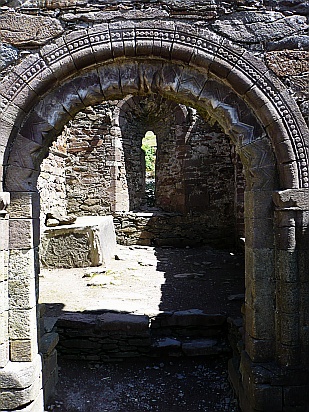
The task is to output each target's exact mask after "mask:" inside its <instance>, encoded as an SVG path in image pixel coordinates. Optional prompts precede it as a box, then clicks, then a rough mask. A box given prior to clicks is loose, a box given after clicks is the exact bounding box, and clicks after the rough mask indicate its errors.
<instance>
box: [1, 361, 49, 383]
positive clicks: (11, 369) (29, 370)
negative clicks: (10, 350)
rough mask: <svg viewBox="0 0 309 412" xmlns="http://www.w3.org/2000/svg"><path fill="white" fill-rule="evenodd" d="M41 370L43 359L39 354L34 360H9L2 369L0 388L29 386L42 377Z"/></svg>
mask: <svg viewBox="0 0 309 412" xmlns="http://www.w3.org/2000/svg"><path fill="white" fill-rule="evenodd" d="M41 370H42V361H41V356H40V355H38V354H37V355H36V356H35V357H34V359H33V361H32V362H8V363H7V364H6V366H5V367H4V368H3V369H0V388H2V389H23V388H28V387H30V386H31V384H32V383H33V382H34V381H35V380H37V379H39V378H40V375H41Z"/></svg>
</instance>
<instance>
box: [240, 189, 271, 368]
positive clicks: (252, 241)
mask: <svg viewBox="0 0 309 412" xmlns="http://www.w3.org/2000/svg"><path fill="white" fill-rule="evenodd" d="M245 242H246V277H245V282H246V296H245V346H246V351H247V353H248V355H249V357H250V358H251V360H252V361H253V362H267V361H269V360H270V359H273V356H274V351H275V345H274V342H275V307H274V296H275V264H274V258H275V250H274V235H273V202H272V192H271V191H262V190H258V191H250V192H245Z"/></svg>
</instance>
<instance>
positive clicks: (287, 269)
mask: <svg viewBox="0 0 309 412" xmlns="http://www.w3.org/2000/svg"><path fill="white" fill-rule="evenodd" d="M269 195H270V192H268V193H267V192H259V193H254V192H253V193H252V192H250V193H247V194H246V197H245V199H246V206H247V209H249V215H250V208H251V206H250V204H251V205H253V204H252V202H254V208H252V210H254V213H253V214H252V216H254V219H253V222H251V223H250V222H248V221H247V219H248V217H247V213H248V211H247V213H246V234H247V236H246V249H247V251H246V253H247V255H246V305H245V311H244V313H245V350H244V351H243V352H242V354H241V361H240V374H239V375H238V376H236V378H235V375H236V374H234V376H232V373H233V372H234V371H233V370H232V371H231V369H230V376H231V380H232V381H233V384H234V387H235V388H236V391H237V392H238V396H239V399H240V406H241V409H242V410H243V411H245V412H258V411H264V412H268V411H269V412H277V411H278V412H279V411H286V412H288V411H296V410H298V411H306V410H308V405H309V362H308V358H309V356H308V348H309V333H308V324H309V323H308V320H309V315H308V314H309V299H308V297H309V288H308V284H309V279H308V273H309V270H308V269H309V241H308V240H309V234H308V231H309V213H308V212H309V190H308V189H291V190H284V191H280V192H275V193H273V194H272V197H273V201H274V203H275V207H276V208H275V210H274V220H273V222H274V227H273V233H274V234H275V238H274V245H275V249H272V248H271V247H270V244H268V242H270V241H271V237H270V236H268V234H269V233H270V230H271V227H268V225H267V224H266V227H264V224H265V222H264V223H263V220H264V219H263V218H261V219H259V216H258V213H259V210H260V211H262V207H260V206H262V204H263V203H264V205H265V207H266V209H265V213H264V214H265V217H266V219H267V217H268V215H269V214H268V210H269V209H268V207H270V210H271V209H272V207H271V204H270V202H269ZM259 202H260V203H259ZM255 218H256V219H255ZM249 224H251V228H250V226H248V225H249ZM267 227H268V228H267ZM263 230H265V236H264V237H265V238H264V239H263V238H262V237H260V236H262V234H263ZM250 233H251V234H252V235H253V237H252V240H250V237H249V243H248V235H249V236H250ZM259 239H260V240H259ZM260 242H261V243H260ZM263 245H264V246H263ZM267 245H268V248H267V249H266V246H267ZM260 246H263V247H262V248H261V247H260ZM267 250H268V252H267ZM267 256H268V258H267ZM273 262H275V265H274V264H273ZM271 276H272V277H271ZM268 288H269V291H268V290H267V289H268ZM235 382H236V383H235Z"/></svg>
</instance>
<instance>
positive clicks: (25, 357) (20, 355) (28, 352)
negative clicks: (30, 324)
mask: <svg viewBox="0 0 309 412" xmlns="http://www.w3.org/2000/svg"><path fill="white" fill-rule="evenodd" d="M33 335H34V336H32V337H30V339H16V340H11V341H10V360H11V361H12V362H31V361H32V360H33V359H34V358H35V357H36V355H37V353H38V345H37V342H36V341H35V334H33Z"/></svg>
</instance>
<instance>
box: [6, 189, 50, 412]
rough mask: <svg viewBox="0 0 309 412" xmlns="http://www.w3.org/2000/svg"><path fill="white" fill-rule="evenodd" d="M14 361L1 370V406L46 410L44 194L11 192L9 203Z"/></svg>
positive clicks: (10, 320)
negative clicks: (41, 253)
mask: <svg viewBox="0 0 309 412" xmlns="http://www.w3.org/2000/svg"><path fill="white" fill-rule="evenodd" d="M8 210H9V213H10V219H9V244H8V246H9V263H8V296H9V300H8V303H9V318H8V331H9V361H8V363H7V364H6V365H5V367H4V368H3V369H2V370H0V387H1V391H0V405H1V406H0V410H21V411H23V410H25V411H26V410H27V411H29V412H30V411H31V412H42V410H44V408H43V391H42V362H41V357H40V355H39V354H38V327H37V325H38V322H37V301H38V270H39V267H38V259H37V256H38V253H37V248H38V245H39V212H40V207H39V196H38V193H35V192H12V193H11V205H10V207H9V209H8Z"/></svg>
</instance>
